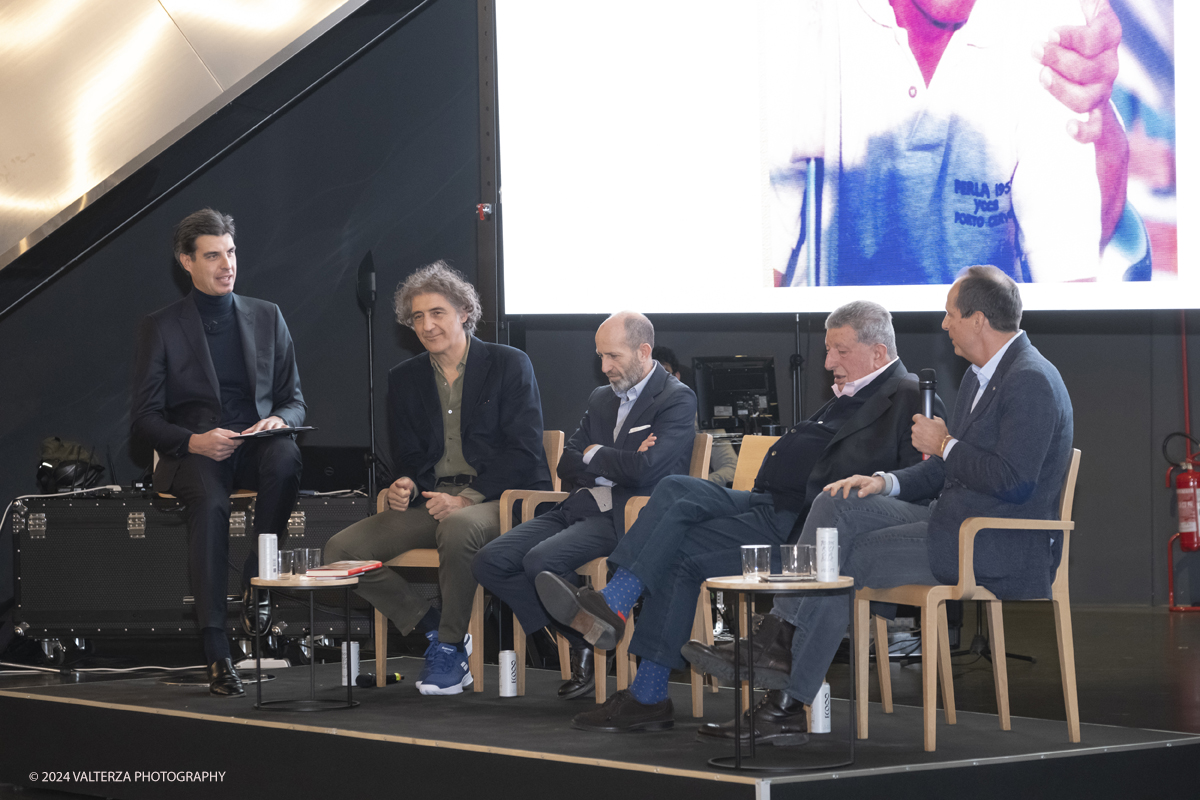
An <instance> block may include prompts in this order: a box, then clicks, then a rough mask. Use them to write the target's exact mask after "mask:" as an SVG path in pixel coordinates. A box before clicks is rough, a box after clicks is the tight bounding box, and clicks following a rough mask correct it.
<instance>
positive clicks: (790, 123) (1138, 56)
mask: <svg viewBox="0 0 1200 800" xmlns="http://www.w3.org/2000/svg"><path fill="white" fill-rule="evenodd" d="M1172 13H1173V9H1172V4H1171V2H1170V0H846V1H845V2H831V1H830V0H801V1H800V2H793V3H782V4H776V5H775V6H772V10H771V12H770V13H768V14H764V15H763V16H762V18H761V20H760V25H761V28H760V30H761V37H762V50H761V53H762V58H761V61H760V63H761V65H762V66H761V69H762V87H763V93H764V102H763V115H762V116H763V123H762V124H763V162H764V165H763V166H764V175H765V177H766V180H767V182H768V189H767V191H766V192H765V194H766V196H767V198H768V199H767V205H768V215H769V220H768V226H767V230H768V233H767V239H768V242H767V250H766V253H767V254H766V257H767V259H768V260H769V266H770V271H769V272H768V273H767V274H768V275H769V276H770V280H772V282H773V284H774V285H775V286H785V287H792V286H855V285H858V286H862V285H903V284H949V283H952V282H953V281H954V279H955V277H956V276H957V274H958V272H959V271H960V270H961V269H962V268H963V267H965V266H967V265H971V264H994V265H997V266H999V267H1000V268H1001V269H1003V270H1005V271H1006V272H1007V273H1008V274H1010V275H1011V276H1012V277H1013V278H1014V279H1015V280H1017V281H1019V282H1038V283H1061V282H1070V281H1103V282H1115V281H1148V280H1151V279H1154V280H1163V279H1165V280H1170V279H1174V278H1175V277H1176V276H1177V272H1176V262H1177V259H1176V239H1175V202H1174V201H1175V171H1174V66H1173V63H1174V55H1173V25H1172ZM810 229H812V230H810Z"/></svg>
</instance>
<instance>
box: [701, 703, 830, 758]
mask: <svg viewBox="0 0 1200 800" xmlns="http://www.w3.org/2000/svg"><path fill="white" fill-rule="evenodd" d="M750 719H751V716H750V712H749V711H743V712H742V742H743V743H749V741H750ZM696 734H697V738H698V739H699V740H700V741H702V742H732V741H733V740H734V730H733V720H730V721H729V722H726V723H724V724H722V725H717V724H715V723H712V722H710V723H708V724H706V725H702V726H700V729H699V730H697V731H696ZM754 741H755V742H756V743H758V744H773V745H775V746H776V747H794V746H796V745H800V744H804V743H805V742H807V741H808V717H807V716H806V715H805V713H804V703H801V702H800V701H799V700H795V699H793V698H791V697H789V696H788V694H787V693H786V692H781V691H773V692H767V694H766V696H765V697H763V699H762V700H760V701H759V703H758V705H757V706H755V707H754Z"/></svg>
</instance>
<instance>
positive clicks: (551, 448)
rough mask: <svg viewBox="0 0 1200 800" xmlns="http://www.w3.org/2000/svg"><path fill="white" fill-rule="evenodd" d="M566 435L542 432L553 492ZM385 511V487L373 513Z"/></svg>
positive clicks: (379, 495) (557, 485) (560, 484)
mask: <svg viewBox="0 0 1200 800" xmlns="http://www.w3.org/2000/svg"><path fill="white" fill-rule="evenodd" d="M566 442H567V435H566V434H565V433H563V432H562V431H542V449H543V450H544V451H545V453H546V466H548V467H549V468H550V484H551V486H552V488H553V490H554V491H556V492H557V491H561V489H560V487H561V486H562V481H561V480H559V477H558V462H559V460H561V459H562V454H563V447H564V446H565V445H566ZM386 510H387V487H386V486H385V487H383V488H382V489H380V490H379V494H378V496H377V498H376V500H375V512H376V513H380V512H382V511H386Z"/></svg>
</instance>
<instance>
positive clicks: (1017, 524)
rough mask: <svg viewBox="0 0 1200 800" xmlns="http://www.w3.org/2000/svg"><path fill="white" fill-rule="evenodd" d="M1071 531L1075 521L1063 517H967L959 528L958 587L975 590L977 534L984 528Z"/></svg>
mask: <svg viewBox="0 0 1200 800" xmlns="http://www.w3.org/2000/svg"><path fill="white" fill-rule="evenodd" d="M996 529H999V530H1005V529H1007V530H1025V531H1063V532H1064V533H1065V532H1067V531H1071V530H1074V529H1075V523H1074V522H1072V521H1071V520H1061V519H1012V518H1009V517H967V518H966V519H964V520H963V522H962V525H961V526H960V527H959V529H958V589H959V591H960V592H962V594H963V596H966V597H969V596H970V595H971V594H973V593H974V591H975V586H976V584H975V536H976V535H977V534H978V533H979V532H980V531H982V530H996Z"/></svg>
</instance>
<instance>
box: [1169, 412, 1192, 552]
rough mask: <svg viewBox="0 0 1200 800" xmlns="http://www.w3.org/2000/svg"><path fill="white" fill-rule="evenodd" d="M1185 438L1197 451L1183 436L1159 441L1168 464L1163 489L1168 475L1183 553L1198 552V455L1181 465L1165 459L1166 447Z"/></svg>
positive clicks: (1187, 459) (1184, 434) (1175, 435)
mask: <svg viewBox="0 0 1200 800" xmlns="http://www.w3.org/2000/svg"><path fill="white" fill-rule="evenodd" d="M1177 436H1179V437H1185V438H1187V439H1189V440H1191V442H1192V443H1193V444H1195V445H1196V446H1197V447H1200V442H1197V441H1196V440H1195V439H1193V438H1192V437H1191V436H1188V435H1187V434H1186V433H1172V434H1170V435H1169V436H1167V438H1166V439H1164V440H1163V456H1164V457H1165V458H1166V459H1167V461H1168V462H1170V464H1171V467H1170V469H1168V470H1167V488H1170V487H1171V473H1173V472H1175V471H1176V470H1178V471H1179V473H1178V474H1177V475H1175V482H1174V483H1175V507H1176V508H1177V509H1178V510H1179V547H1180V549H1181V550H1184V551H1185V552H1189V553H1191V552H1195V551H1197V550H1200V502H1198V500H1200V471H1197V470H1196V469H1195V467H1196V466H1197V465H1200V452H1198V453H1196V454H1195V455H1189V456H1187V457H1186V458H1185V459H1184V460H1183V461H1180V462H1176V461H1172V460H1171V457H1170V456H1168V455H1167V443H1168V442H1170V441H1171V440H1172V439H1174V438H1175V437H1177Z"/></svg>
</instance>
